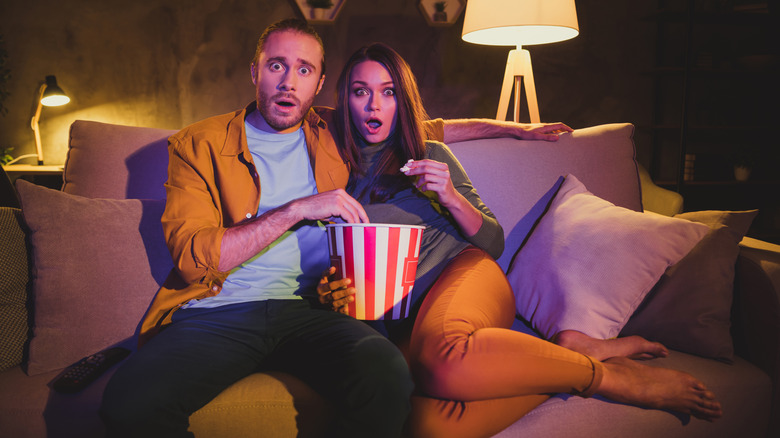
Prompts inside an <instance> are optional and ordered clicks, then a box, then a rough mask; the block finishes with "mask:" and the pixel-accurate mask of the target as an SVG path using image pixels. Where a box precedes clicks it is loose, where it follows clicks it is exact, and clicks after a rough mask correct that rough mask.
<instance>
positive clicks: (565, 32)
mask: <svg viewBox="0 0 780 438" xmlns="http://www.w3.org/2000/svg"><path fill="white" fill-rule="evenodd" d="M579 29H580V28H579V24H578V23H577V10H576V8H575V6H574V0H468V3H467V4H466V16H465V18H464V21H463V34H462V36H463V40H464V41H466V42H469V43H474V44H486V45H491V46H529V45H534V44H547V43H554V42H558V41H565V40H568V39H571V38H574V37H576V36H577V35H579V33H580V30H579Z"/></svg>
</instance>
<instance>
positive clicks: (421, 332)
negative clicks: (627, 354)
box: [407, 247, 602, 437]
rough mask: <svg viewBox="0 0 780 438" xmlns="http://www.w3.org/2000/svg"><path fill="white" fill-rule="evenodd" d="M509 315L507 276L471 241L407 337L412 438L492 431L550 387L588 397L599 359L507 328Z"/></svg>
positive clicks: (512, 305)
mask: <svg viewBox="0 0 780 438" xmlns="http://www.w3.org/2000/svg"><path fill="white" fill-rule="evenodd" d="M514 318H515V301H514V295H513V293H512V290H511V287H510V286H509V282H508V281H507V279H506V276H505V275H504V273H503V271H502V270H501V268H500V267H499V266H498V264H497V263H496V262H495V261H494V260H493V259H492V258H491V257H490V256H489V255H487V253H485V252H484V251H482V250H481V249H478V248H476V247H469V248H466V249H465V250H463V251H462V252H461V253H460V254H458V255H457V256H456V257H455V258H454V259H452V261H450V263H449V264H448V265H447V267H446V269H445V270H444V271H443V272H442V274H441V275H440V276H439V279H438V280H437V282H436V283H435V284H434V285H433V287H431V289H430V290H429V291H428V294H427V296H426V297H425V299H424V301H423V303H422V306H421V308H420V312H419V314H418V315H417V319H416V321H415V325H414V329H413V330H412V335H411V339H410V341H409V346H408V352H407V359H408V361H409V366H410V368H411V370H412V374H413V377H414V378H415V383H416V384H417V392H418V395H415V396H414V397H413V400H412V413H411V415H410V418H409V421H408V424H407V426H408V431H409V433H410V435H411V436H415V437H416V436H419V437H440V436H441V437H460V436H462V437H477V436H491V435H493V434H496V433H498V432H500V431H501V430H503V429H505V428H506V427H508V426H509V425H511V424H512V423H514V422H515V421H517V420H518V419H519V418H520V417H522V416H523V415H525V414H526V413H527V412H529V411H531V410H532V409H534V408H535V407H536V406H538V405H539V404H541V403H542V402H544V401H545V400H547V398H549V396H550V395H551V394H553V393H559V392H564V393H573V394H578V395H583V396H589V395H592V393H593V391H595V389H596V388H598V386H599V384H600V383H601V377H602V366H601V363H599V362H597V361H595V360H591V359H590V358H589V357H587V356H585V355H582V354H580V353H576V352H574V351H571V350H568V349H566V348H563V347H560V346H558V345H555V344H553V343H550V342H547V341H544V340H541V339H537V338H535V337H533V336H529V335H526V334H524V333H520V332H516V331H513V330H511V329H510V327H511V325H512V323H513V321H514Z"/></svg>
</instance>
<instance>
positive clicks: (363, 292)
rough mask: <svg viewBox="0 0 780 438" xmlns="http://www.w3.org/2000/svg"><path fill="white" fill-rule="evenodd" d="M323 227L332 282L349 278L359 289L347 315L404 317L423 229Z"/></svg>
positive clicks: (393, 225)
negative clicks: (333, 275) (333, 277)
mask: <svg viewBox="0 0 780 438" xmlns="http://www.w3.org/2000/svg"><path fill="white" fill-rule="evenodd" d="M327 228H328V247H329V249H330V264H331V266H335V267H336V274H335V275H336V278H351V279H352V286H354V287H355V289H357V293H356V294H355V301H354V302H352V303H350V304H349V307H348V310H349V315H350V316H352V317H354V318H357V319H363V320H377V319H402V318H406V317H408V316H409V308H410V306H411V301H412V300H411V296H410V293H411V291H412V286H414V278H415V274H416V273H417V260H418V259H419V256H420V241H421V240H422V232H423V229H424V228H425V227H421V226H416V225H396V224H328V225H327Z"/></svg>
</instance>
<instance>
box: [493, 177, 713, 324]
mask: <svg viewBox="0 0 780 438" xmlns="http://www.w3.org/2000/svg"><path fill="white" fill-rule="evenodd" d="M707 231H709V228H708V227H707V226H706V225H702V224H699V223H694V222H690V221H686V220H682V219H674V218H670V217H667V216H662V215H659V214H655V213H640V212H636V211H632V210H629V209H626V208H623V207H617V206H615V205H614V204H612V203H610V202H607V201H605V200H603V199H601V198H598V197H597V196H594V195H593V194H592V193H590V192H588V191H587V189H586V188H585V186H584V185H583V184H582V183H581V182H580V181H579V180H578V179H577V178H576V177H574V175H569V176H567V177H566V179H565V181H563V183H562V185H561V187H560V189H559V190H558V192H557V194H556V195H555V197H554V198H553V200H552V202H551V203H550V206H549V208H548V210H547V211H546V213H545V214H544V215H543V216H542V218H541V219H540V220H539V223H538V224H537V225H536V227H535V228H534V229H533V231H532V233H531V235H530V236H529V238H528V240H527V242H526V243H525V245H523V246H522V247H521V248H520V251H519V252H518V253H517V255H516V256H515V260H514V261H513V262H512V266H511V267H510V269H509V273H508V274H507V276H508V278H509V283H510V284H511V285H512V288H513V290H514V292H515V297H516V306H517V312H518V314H519V315H521V316H522V317H523V318H525V319H526V320H528V321H529V322H531V324H532V325H533V327H534V328H535V329H536V330H538V331H539V332H540V333H541V334H542V335H543V336H544V337H545V338H546V339H551V338H552V337H553V336H554V335H556V334H557V333H559V332H560V331H562V330H577V331H580V332H582V333H585V334H587V335H589V336H592V337H594V338H599V339H608V338H613V337H616V336H617V335H618V333H620V330H621V329H622V328H623V326H624V325H625V323H626V321H627V320H628V318H629V317H630V316H631V314H632V313H633V312H634V310H636V308H637V306H639V304H640V303H641V302H642V299H643V298H644V297H645V295H646V294H647V293H648V292H649V291H650V289H651V288H652V287H653V285H655V283H656V282H657V281H658V279H659V278H660V277H661V275H662V274H663V273H664V271H665V270H666V269H667V268H668V267H669V266H671V265H673V264H675V263H677V262H678V261H679V260H680V259H682V258H683V257H684V256H685V255H686V254H687V253H688V252H689V251H690V250H691V248H693V246H694V245H696V243H697V242H698V241H699V240H701V238H702V237H703V236H704V235H705V234H706V233H707Z"/></svg>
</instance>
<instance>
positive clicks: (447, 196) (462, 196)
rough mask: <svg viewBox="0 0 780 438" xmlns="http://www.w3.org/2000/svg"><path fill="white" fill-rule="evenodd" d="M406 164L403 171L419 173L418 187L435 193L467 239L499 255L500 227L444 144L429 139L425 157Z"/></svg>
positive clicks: (496, 256)
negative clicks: (407, 168)
mask: <svg viewBox="0 0 780 438" xmlns="http://www.w3.org/2000/svg"><path fill="white" fill-rule="evenodd" d="M407 166H408V167H409V169H410V170H409V172H407V173H406V174H407V175H421V177H420V179H419V181H418V187H420V189H421V190H431V191H433V192H435V193H436V194H437V196H438V198H439V203H440V204H441V205H442V206H444V207H446V208H447V210H448V211H449V212H450V214H451V215H452V218H453V219H454V220H455V222H456V223H457V224H458V226H459V227H460V229H461V231H462V233H463V235H464V236H465V237H466V238H467V239H468V240H469V242H471V243H472V244H474V245H476V246H478V247H480V248H482V249H484V250H485V251H487V252H488V253H489V254H490V255H491V256H493V257H494V258H498V257H499V256H500V255H501V253H502V252H503V251H504V230H503V228H502V227H501V225H500V224H499V223H498V221H497V220H496V217H495V215H494V214H493V212H492V211H490V209H489V208H488V207H487V206H486V205H485V204H484V203H483V202H482V199H481V198H480V197H479V194H478V193H477V191H476V190H475V189H474V186H473V185H472V184H471V181H470V180H469V178H468V175H466V171H465V170H463V167H462V166H461V165H460V162H459V161H458V160H457V158H455V155H454V154H453V153H452V151H450V149H449V148H448V147H447V146H445V145H444V144H441V143H432V142H429V143H428V159H427V160H420V161H416V162H413V163H409V164H408V165H407Z"/></svg>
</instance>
